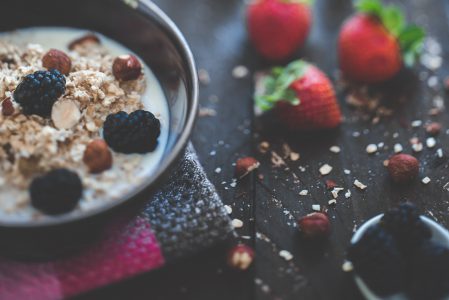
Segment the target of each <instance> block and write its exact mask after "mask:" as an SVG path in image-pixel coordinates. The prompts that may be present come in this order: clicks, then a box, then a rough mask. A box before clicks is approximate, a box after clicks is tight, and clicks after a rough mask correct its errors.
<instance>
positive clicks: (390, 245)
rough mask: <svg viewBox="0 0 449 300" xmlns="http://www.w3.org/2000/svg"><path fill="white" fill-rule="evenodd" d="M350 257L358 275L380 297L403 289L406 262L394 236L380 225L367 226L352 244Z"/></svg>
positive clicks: (349, 251)
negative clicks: (359, 237) (358, 238)
mask: <svg viewBox="0 0 449 300" xmlns="http://www.w3.org/2000/svg"><path fill="white" fill-rule="evenodd" d="M348 258H349V260H350V261H351V262H352V264H353V266H354V270H355V271H356V272H357V274H358V275H359V276H360V277H361V278H362V279H363V281H364V282H365V283H366V284H367V285H368V286H369V287H370V289H371V290H372V291H373V292H374V293H376V294H377V295H378V296H382V297H384V296H388V295H393V294H396V293H398V292H400V291H401V290H402V289H403V287H404V281H405V280H404V278H405V274H404V261H403V260H402V258H401V256H400V253H399V250H398V248H397V246H396V242H395V241H394V239H393V237H392V236H391V234H389V233H388V232H386V231H385V230H384V229H383V228H382V227H381V226H379V225H374V226H372V227H370V228H368V229H367V230H366V232H365V233H364V234H363V236H362V237H361V239H360V240H359V241H358V242H357V243H356V244H353V245H351V246H350V247H349V249H348Z"/></svg>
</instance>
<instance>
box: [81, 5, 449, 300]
mask: <svg viewBox="0 0 449 300" xmlns="http://www.w3.org/2000/svg"><path fill="white" fill-rule="evenodd" d="M155 2H157V3H158V4H159V5H160V6H161V8H162V9H164V10H165V11H166V12H167V13H168V15H170V16H171V17H172V18H173V19H174V20H175V22H177V24H178V25H179V27H180V28H181V30H182V31H183V32H184V34H185V35H186V37H187V40H188V41H189V43H190V45H191V46H192V50H193V52H194V54H195V57H196V60H197V65H198V68H199V69H204V70H207V72H208V73H209V74H210V79H211V80H210V83H209V84H208V85H203V86H202V87H201V99H200V102H201V106H202V107H203V108H209V109H212V110H214V111H216V112H217V114H216V116H207V115H208V112H209V114H210V112H211V111H204V110H203V113H204V114H205V115H206V116H204V115H203V116H202V117H200V118H199V120H198V122H197V125H196V129H195V132H194V135H193V138H192V139H193V142H194V145H195V146H196V149H197V151H198V153H199V156H200V158H201V161H202V162H203V164H204V167H205V169H206V170H207V173H208V174H209V176H210V179H211V180H212V181H213V182H214V183H215V184H216V186H217V189H218V191H219V194H220V195H221V196H222V198H223V201H224V202H225V203H226V204H228V205H230V206H232V208H233V214H232V217H233V218H238V219H241V220H242V221H243V222H244V227H243V228H242V229H238V232H239V234H240V235H242V236H247V238H249V239H248V240H245V242H246V243H249V244H252V245H253V246H254V247H255V249H256V252H257V261H256V263H255V266H254V268H253V269H252V270H251V271H249V272H246V273H238V272H233V271H230V270H228V269H227V268H226V266H225V259H224V257H225V252H226V249H225V247H223V246H217V247H216V248H215V249H211V250H208V251H205V252H204V253H201V254H199V255H197V256H195V257H193V258H189V259H186V260H184V261H182V262H180V263H179V264H177V265H174V266H169V267H168V268H165V269H163V270H161V271H158V272H154V273H151V274H146V275H142V276H139V277H137V278H134V279H130V280H128V281H126V282H122V283H120V284H117V285H114V286H110V287H107V288H104V289H101V290H98V291H95V292H92V293H89V294H88V295H84V296H83V297H80V299H99V298H105V299H195V300H200V299H207V300H209V299H313V300H317V299H345V300H347V299H361V298H362V297H361V295H360V294H359V293H358V290H357V288H356V287H355V286H354V284H353V282H352V280H351V277H350V275H348V274H345V273H344V272H343V271H342V269H341V265H342V263H343V261H344V257H345V249H346V247H347V245H348V243H349V240H350V238H351V236H352V234H353V231H354V229H355V228H357V226H359V225H360V224H362V223H363V222H364V221H365V220H367V219H369V218H370V217H372V216H374V215H376V214H378V213H380V212H382V211H384V210H386V209H387V208H388V207H391V206H392V205H394V204H396V203H398V202H400V201H403V200H409V201H412V202H414V203H416V204H417V205H418V206H419V207H420V208H421V209H422V210H423V212H424V213H425V214H426V215H429V216H431V217H433V218H434V219H436V220H438V221H439V222H440V223H442V224H443V225H445V226H446V227H449V192H448V191H447V190H444V189H443V186H444V185H445V184H446V183H447V182H448V181H449V174H448V172H447V169H448V165H449V163H448V159H447V158H448V157H449V152H448V151H447V149H446V148H447V147H446V146H447V145H449V137H448V134H447V133H446V128H447V127H448V126H447V125H449V118H448V116H447V114H446V113H445V112H443V113H441V114H439V115H437V116H430V115H429V114H428V111H429V110H430V109H431V108H432V107H434V106H435V101H434V100H435V97H437V96H441V97H443V98H442V99H443V100H444V101H443V103H444V102H447V97H446V94H445V92H444V87H443V82H444V78H445V77H446V76H447V75H448V73H449V72H448V71H449V64H448V63H447V62H446V61H445V62H444V63H443V67H442V68H440V69H439V70H437V71H436V72H429V71H426V72H427V73H426V74H425V73H423V72H425V70H424V69H423V68H422V67H419V68H418V70H415V71H414V72H404V73H403V74H402V75H401V76H400V77H399V78H398V79H396V80H395V81H393V82H391V83H389V84H386V85H384V86H381V87H379V90H382V91H383V93H384V94H386V95H388V100H387V101H388V103H387V106H391V107H392V108H393V111H394V113H393V115H392V116H391V117H387V118H381V120H380V122H379V123H377V124H373V122H372V119H373V118H372V116H369V115H368V116H367V114H366V113H364V114H362V113H360V112H359V111H358V110H354V109H353V108H351V107H350V106H349V105H347V104H346V101H345V99H346V94H345V92H344V91H341V89H339V92H338V95H339V101H340V104H341V107H342V110H343V112H344V115H345V116H346V122H345V123H344V125H343V126H341V128H340V129H339V130H337V131H335V132H330V133H315V134H311V135H299V134H294V133H288V132H286V131H285V130H282V129H281V128H280V127H279V126H278V124H276V122H275V121H273V120H272V118H270V116H269V115H268V116H265V117H262V118H255V117H254V114H253V102H252V93H253V76H252V74H253V73H254V72H255V71H257V70H263V69H266V68H267V67H269V65H268V64H267V63H266V62H264V61H263V60H261V59H260V58H259V57H258V56H257V55H256V53H255V52H254V51H253V49H252V48H251V46H250V45H249V43H248V39H247V34H246V30H245V23H244V3H243V1H242V0H189V1H180V0H158V1H155ZM395 2H398V3H400V4H401V5H402V6H404V7H405V8H406V10H407V13H408V16H409V18H410V19H411V20H414V21H415V22H417V23H419V24H420V25H424V26H425V28H426V29H427V31H428V33H429V35H430V36H432V37H433V38H435V39H436V40H438V41H439V42H440V43H441V45H442V46H443V53H442V57H443V59H446V58H448V54H449V52H448V51H449V43H448V39H447V37H449V31H448V23H447V17H446V14H445V7H444V5H445V1H421V0H412V1H405V0H403V1H395ZM351 11H352V8H351V1H349V0H317V1H316V4H315V6H314V26H313V31H312V34H311V36H310V38H309V40H308V43H307V45H306V47H305V48H304V49H303V50H302V51H301V52H299V53H298V54H297V55H296V56H297V57H304V58H306V59H307V60H309V61H312V62H314V63H315V64H316V65H318V66H319V67H320V68H322V69H323V70H324V71H325V72H326V73H327V74H329V76H330V77H331V78H332V80H333V81H334V82H337V80H338V78H337V76H336V75H337V72H336V70H337V59H336V46H335V45H336V39H337V34H338V29H339V27H340V25H341V24H342V22H343V20H344V19H345V18H346V17H348V16H349V15H350V14H351ZM237 65H244V66H246V67H248V68H249V69H250V71H251V73H252V74H250V75H249V76H248V77H246V78H243V79H236V78H234V77H233V76H232V70H233V68H234V67H235V66H237ZM432 76H436V77H435V79H438V86H437V87H436V88H430V87H429V83H430V85H432V84H433V83H432V82H429V80H428V78H429V77H432ZM419 77H421V78H426V79H425V80H419ZM435 79H430V81H435ZM436 100H437V101H438V99H436ZM436 104H438V103H436ZM440 104H441V103H440ZM413 120H421V121H423V123H425V122H427V121H438V122H441V123H442V124H443V125H446V126H445V127H444V126H443V127H444V130H443V132H442V134H440V136H439V137H438V138H437V146H436V147H435V148H433V149H427V148H426V147H424V148H425V149H424V150H423V151H422V152H421V153H418V154H416V156H417V157H418V158H419V160H420V161H421V169H422V170H421V178H423V177H425V176H428V177H429V178H431V182H430V183H429V184H427V185H425V184H423V183H421V182H420V181H417V182H416V184H415V185H412V186H406V187H398V186H396V185H394V184H392V183H391V182H390V180H389V178H388V176H387V174H386V171H385V168H384V166H383V161H384V160H385V159H387V158H388V157H389V156H390V155H391V154H392V153H393V145H394V144H396V143H400V144H401V145H402V146H403V147H404V152H406V153H412V150H411V147H410V142H409V139H410V138H412V137H419V138H420V140H421V141H423V142H424V141H425V139H426V133H425V130H424V129H423V128H422V126H421V127H420V128H413V127H412V126H411V123H412V121H413ZM262 141H267V142H269V144H270V150H269V151H268V153H266V154H261V153H260V152H259V151H257V146H258V145H259V143H260V142H262ZM371 143H375V144H378V143H384V145H385V146H384V147H383V149H382V150H380V151H379V152H378V153H376V154H372V155H369V154H367V153H366V151H365V148H366V146H367V145H368V144H371ZM285 145H289V147H291V149H292V150H293V151H294V152H298V153H300V155H301V158H300V159H299V160H297V161H292V160H289V159H285V165H282V166H280V167H277V168H276V167H273V163H272V161H271V156H272V152H275V153H278V154H279V155H281V156H282V153H283V149H284V148H285ZM333 145H338V146H339V147H340V148H341V153H339V154H334V153H332V152H330V151H329V148H330V147H331V146H333ZM439 148H441V149H442V150H443V151H444V154H445V155H444V157H443V158H438V156H437V154H436V153H437V149H439ZM247 155H252V156H255V157H256V158H257V159H259V160H260V162H261V164H262V166H261V168H260V172H259V174H262V175H263V179H260V178H259V177H258V176H256V174H254V175H252V176H251V178H248V180H245V181H243V182H241V183H239V184H238V185H237V186H236V187H233V186H231V183H232V178H233V172H234V166H233V163H234V162H235V161H236V159H237V158H239V157H242V156H247ZM325 163H327V164H329V165H331V166H332V167H333V171H332V173H331V174H330V175H328V176H326V177H321V176H320V174H319V172H318V169H319V167H320V166H321V165H323V164H325ZM220 170H221V171H220ZM344 170H350V172H351V173H350V174H346V173H348V172H346V173H345V171H344ZM326 179H332V180H334V181H335V182H337V183H338V185H339V186H342V187H344V188H345V191H346V190H348V189H350V190H351V194H352V195H351V197H350V198H349V199H346V198H345V197H344V196H343V195H342V194H341V195H340V196H339V197H338V201H337V205H336V206H335V207H330V208H329V211H328V213H329V215H330V217H331V222H332V235H331V237H330V239H329V241H328V242H326V243H324V244H321V245H315V244H311V243H308V242H306V241H304V240H302V239H301V238H300V236H299V234H298V232H297V228H295V219H296V218H298V217H300V216H302V215H305V214H307V213H310V212H311V211H312V205H313V204H320V205H321V206H323V207H327V203H328V200H330V199H332V197H331V195H330V193H329V191H327V190H326V186H325V183H324V182H325V180H326ZM355 179H358V180H360V181H361V182H363V183H365V184H366V185H367V186H368V188H367V189H366V191H360V190H358V189H357V188H355V187H354V186H353V182H354V180H355ZM304 189H307V190H308V191H309V194H308V195H307V196H300V195H299V192H300V191H301V190H304ZM280 250H288V251H289V252H291V253H292V254H293V256H294V257H293V259H292V260H291V261H286V260H285V259H283V258H282V257H280V256H279V251H280Z"/></svg>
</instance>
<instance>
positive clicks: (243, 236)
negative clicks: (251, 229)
mask: <svg viewBox="0 0 449 300" xmlns="http://www.w3.org/2000/svg"><path fill="white" fill-rule="evenodd" d="M240 238H242V239H244V240H250V239H251V236H249V235H242V236H240Z"/></svg>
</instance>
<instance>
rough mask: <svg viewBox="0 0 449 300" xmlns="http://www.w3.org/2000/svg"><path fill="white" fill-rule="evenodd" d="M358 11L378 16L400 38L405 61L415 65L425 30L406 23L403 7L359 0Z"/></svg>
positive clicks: (376, 1) (409, 64)
mask: <svg viewBox="0 0 449 300" xmlns="http://www.w3.org/2000/svg"><path fill="white" fill-rule="evenodd" d="M355 7H356V8H357V10H358V11H360V12H362V13H365V14H369V15H372V16H375V17H377V18H378V19H379V20H380V21H381V22H382V24H383V25H384V26H385V28H386V29H387V30H388V32H390V33H391V34H392V35H393V36H394V37H396V39H397V40H398V42H399V44H400V46H401V50H402V54H403V59H404V63H405V64H406V65H407V66H413V65H414V63H415V62H416V59H417V58H418V57H419V55H420V54H421V52H422V48H423V43H424V38H425V35H426V34H425V32H424V30H423V29H422V28H420V27H418V26H415V25H408V24H406V20H405V16H404V14H403V13H402V11H401V9H400V8H399V7H397V6H395V5H388V6H384V5H382V2H381V1H380V0H359V1H357V2H356V3H355Z"/></svg>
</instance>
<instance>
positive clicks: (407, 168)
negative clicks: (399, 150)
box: [387, 154, 419, 183]
mask: <svg viewBox="0 0 449 300" xmlns="http://www.w3.org/2000/svg"><path fill="white" fill-rule="evenodd" d="M387 168H388V172H389V173H390V176H391V178H392V179H393V181H395V182H396V183H408V182H411V181H413V180H414V179H416V177H418V174H419V161H418V160H417V159H416V158H415V157H413V156H411V155H408V154H396V155H393V156H392V157H391V158H390V159H389V160H388V166H387Z"/></svg>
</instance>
